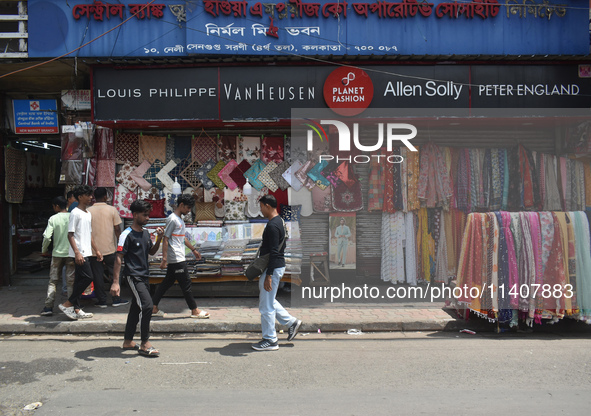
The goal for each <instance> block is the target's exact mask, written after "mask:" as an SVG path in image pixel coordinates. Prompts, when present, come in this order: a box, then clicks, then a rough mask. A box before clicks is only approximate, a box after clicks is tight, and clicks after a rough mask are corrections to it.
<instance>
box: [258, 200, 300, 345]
mask: <svg viewBox="0 0 591 416" xmlns="http://www.w3.org/2000/svg"><path fill="white" fill-rule="evenodd" d="M260 205H261V212H262V213H263V215H264V216H265V218H267V219H268V220H269V222H268V223H267V226H266V227H265V231H264V232H263V242H262V244H261V248H260V251H259V259H257V260H259V261H258V263H257V260H255V262H254V263H255V264H256V265H257V266H258V267H261V265H260V263H261V262H262V263H264V260H262V258H264V257H265V256H267V255H268V258H269V261H268V263H267V265H266V268H265V270H263V273H262V275H261V277H260V279H259V312H260V313H261V327H262V332H263V339H262V340H261V341H259V342H257V343H256V344H253V345H252V349H254V350H256V351H275V350H278V349H279V345H278V344H277V333H276V331H275V319H277V321H279V323H280V324H281V325H287V326H288V328H289V329H288V337H287V340H288V341H291V340H292V339H294V338H295V336H296V335H297V334H298V331H299V329H300V326H301V325H302V321H301V320H299V319H297V318H294V317H293V316H291V315H290V314H289V312H287V311H286V310H285V308H284V307H283V306H281V304H280V303H279V302H278V301H277V300H276V299H275V296H276V295H277V289H278V287H279V281H280V280H281V278H282V277H283V273H284V272H285V258H284V256H283V253H284V251H285V240H286V232H285V223H284V222H283V219H282V218H281V217H280V216H279V214H278V213H277V199H275V197H274V196H273V195H265V196H263V197H262V198H261V199H260ZM253 268H255V267H249V269H250V272H249V271H248V270H247V276H248V275H252V274H253V270H252V269H253ZM254 273H256V272H254ZM249 278H250V276H249Z"/></svg>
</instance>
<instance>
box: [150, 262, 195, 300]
mask: <svg viewBox="0 0 591 416" xmlns="http://www.w3.org/2000/svg"><path fill="white" fill-rule="evenodd" d="M175 281H178V282H179V286H180V287H181V290H182V291H183V295H184V296H185V302H187V306H188V307H189V309H191V310H193V309H196V308H197V303H196V302H195V299H193V293H191V278H190V277H189V270H188V269H187V262H186V261H183V262H180V263H174V264H169V265H168V268H167V269H166V277H165V278H164V280H163V281H162V283H160V284H159V285H158V287H156V293H154V298H153V299H152V300H153V301H154V305H158V304H159V303H160V300H161V299H162V297H163V296H164V294H165V293H166V291H167V290H168V289H170V288H171V287H172V285H174V282H175Z"/></svg>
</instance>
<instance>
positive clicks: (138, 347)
mask: <svg viewBox="0 0 591 416" xmlns="http://www.w3.org/2000/svg"><path fill="white" fill-rule="evenodd" d="M121 349H122V350H124V351H135V350H139V349H140V344H135V345H134V346H133V347H121Z"/></svg>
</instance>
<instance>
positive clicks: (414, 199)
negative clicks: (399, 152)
mask: <svg viewBox="0 0 591 416" xmlns="http://www.w3.org/2000/svg"><path fill="white" fill-rule="evenodd" d="M416 149H417V151H416V152H410V151H409V152H407V156H406V157H407V159H406V174H407V179H406V182H407V188H406V189H407V192H408V195H407V209H408V211H415V210H417V209H419V208H420V207H421V202H420V201H419V197H418V195H417V192H418V190H419V175H420V172H419V159H420V158H419V148H418V147H416Z"/></svg>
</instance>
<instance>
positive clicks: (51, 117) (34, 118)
mask: <svg viewBox="0 0 591 416" xmlns="http://www.w3.org/2000/svg"><path fill="white" fill-rule="evenodd" d="M12 109H13V112H14V132H15V133H16V134H57V133H59V130H58V120H57V101H56V100H12Z"/></svg>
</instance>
